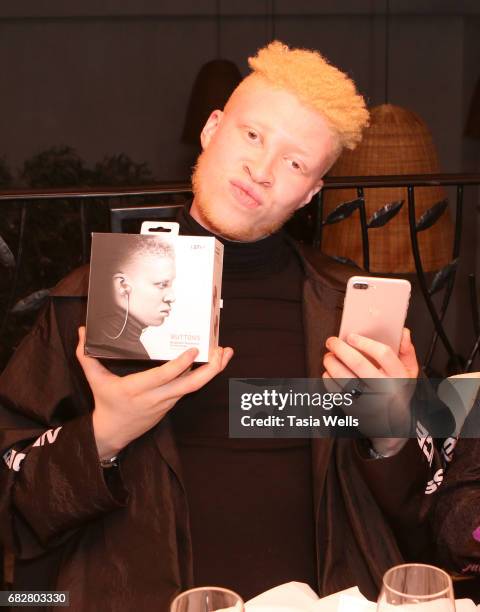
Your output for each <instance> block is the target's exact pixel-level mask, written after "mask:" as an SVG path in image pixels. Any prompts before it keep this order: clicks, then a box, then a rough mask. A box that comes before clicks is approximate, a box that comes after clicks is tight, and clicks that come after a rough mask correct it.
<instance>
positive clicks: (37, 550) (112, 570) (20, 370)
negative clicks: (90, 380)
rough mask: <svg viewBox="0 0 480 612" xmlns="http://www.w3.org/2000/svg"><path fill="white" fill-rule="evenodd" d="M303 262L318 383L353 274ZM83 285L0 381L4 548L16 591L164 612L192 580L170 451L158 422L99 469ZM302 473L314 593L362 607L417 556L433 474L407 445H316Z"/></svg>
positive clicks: (65, 298) (311, 363)
mask: <svg viewBox="0 0 480 612" xmlns="http://www.w3.org/2000/svg"><path fill="white" fill-rule="evenodd" d="M305 255H306V253H304V254H303V261H304V267H305V282H304V289H303V316H304V330H305V346H306V352H307V369H308V374H309V376H311V377H320V376H321V374H322V372H323V366H322V358H323V354H324V352H325V348H324V347H325V340H326V338H327V337H328V336H330V335H332V334H335V333H336V332H337V330H338V327H339V320H340V315H341V309H342V305H343V298H344V288H345V283H346V278H347V277H348V276H350V275H351V274H349V273H348V270H347V269H346V268H345V267H344V266H341V265H339V264H336V263H334V262H332V261H331V260H329V259H327V258H325V257H324V256H322V255H320V254H319V253H318V252H314V251H311V252H308V258H309V259H310V262H309V261H307V259H306V257H305ZM316 268H317V269H319V270H321V274H319V273H318V272H317V271H316ZM87 283H88V270H87V268H81V269H79V270H77V271H76V272H74V273H72V274H71V275H70V276H69V277H67V278H66V279H65V280H64V281H62V282H61V283H60V284H59V285H58V286H57V288H56V289H55V290H54V291H53V293H52V296H51V299H50V302H49V305H48V307H47V308H46V309H45V310H44V312H43V314H42V315H41V317H40V319H39V321H38V323H37V324H36V326H35V328H34V329H33V330H32V332H31V333H30V334H29V335H28V336H27V337H26V338H25V340H24V341H23V342H22V344H21V346H20V347H19V349H18V350H17V352H16V353H15V355H14V356H13V358H12V360H11V362H10V364H9V365H8V366H7V368H6V370H5V371H4V373H3V375H2V376H1V378H0V400H1V401H0V424H1V434H0V451H1V452H2V453H5V452H6V451H8V449H11V448H14V449H15V450H16V451H18V452H19V453H21V452H22V449H25V457H24V459H23V461H22V462H21V464H20V467H19V469H18V471H17V470H16V469H15V467H18V462H19V461H20V459H21V455H17V456H13V457H12V454H8V455H7V456H6V459H7V462H8V463H9V464H10V467H8V466H7V465H6V463H5V462H2V465H1V467H0V481H1V485H0V489H1V491H2V495H1V500H0V525H1V530H2V532H1V533H2V539H3V540H4V542H5V544H6V546H7V547H9V548H11V549H12V550H13V551H14V552H15V554H16V555H17V557H18V559H20V561H19V562H18V563H17V567H16V577H17V579H16V583H17V584H16V586H17V587H18V588H47V587H48V588H50V589H57V590H67V591H69V592H70V609H71V610H72V611H75V612H76V611H90V610H102V611H105V612H107V611H124V610H133V609H137V610H154V609H155V610H168V606H169V602H170V601H171V599H172V598H173V596H174V595H175V594H177V593H178V592H179V591H181V590H184V589H185V588H188V587H189V586H190V585H191V579H192V557H191V543H190V535H189V521H188V508H187V504H186V499H185V495H184V489H183V485H182V476H181V469H180V465H179V458H178V454H177V450H176V446H175V440H174V438H173V435H172V431H171V427H170V424H169V419H168V416H167V417H166V418H164V419H163V420H162V421H161V422H160V423H159V424H158V425H157V426H156V427H154V428H153V429H151V430H150V431H148V432H147V433H145V434H144V435H142V436H141V437H140V438H138V439H137V440H135V441H134V442H132V443H131V444H130V445H129V446H128V448H127V449H125V451H124V453H123V456H122V460H121V465H120V468H119V469H114V470H108V471H105V470H102V469H101V468H100V465H99V457H98V453H97V449H96V445H95V439H94V435H93V429H92V420H91V411H92V406H93V399H92V395H91V392H90V389H89V387H88V384H87V382H86V380H85V377H84V375H83V371H82V370H81V368H80V366H79V364H78V362H77V360H76V357H75V347H76V344H77V327H78V326H79V325H83V324H84V322H85V311H86V290H87ZM110 367H111V369H112V371H114V372H116V373H127V371H128V370H125V369H122V368H123V366H122V365H121V364H118V363H112V365H111V366H110ZM135 367H137V369H138V366H135ZM46 430H48V431H47V432H46V433H45V431H46ZM42 434H43V437H42V438H41V440H40V442H38V443H36V444H34V445H33V446H31V444H32V442H33V441H35V440H37V439H38V437H39V436H41V435H42ZM312 466H313V474H314V483H313V488H314V502H315V517H316V549H317V567H318V589H319V593H320V595H326V594H329V593H332V592H335V591H338V590H340V589H343V588H346V587H349V586H352V585H355V584H356V585H359V587H360V589H361V590H362V592H363V593H364V594H365V595H366V596H369V597H371V598H374V597H376V594H377V590H378V587H379V585H380V584H381V578H382V575H383V573H384V572H385V571H386V569H388V568H389V567H391V566H392V565H395V564H398V563H401V562H402V561H403V560H404V557H405V556H408V557H409V558H413V557H414V556H418V555H420V549H422V548H423V545H424V534H425V529H424V526H423V521H424V511H425V500H426V498H425V495H424V490H425V485H426V482H427V481H428V479H429V478H430V476H429V474H430V473H431V466H429V465H428V464H427V461H425V458H424V456H423V454H422V452H421V450H420V449H419V446H418V445H417V443H416V441H415V440H411V441H409V443H407V445H406V446H405V447H404V448H403V449H402V451H400V453H399V454H398V455H396V456H394V457H391V458H388V459H382V460H372V459H368V458H366V455H364V454H363V453H362V449H361V444H360V443H359V442H358V441H354V440H348V439H337V440H332V439H314V440H313V441H312ZM402 553H403V554H402Z"/></svg>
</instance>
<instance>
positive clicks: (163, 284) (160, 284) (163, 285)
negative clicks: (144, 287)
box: [155, 281, 169, 289]
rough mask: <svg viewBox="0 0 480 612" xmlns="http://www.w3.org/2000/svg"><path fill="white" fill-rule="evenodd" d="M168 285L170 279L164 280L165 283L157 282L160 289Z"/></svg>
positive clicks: (156, 284)
mask: <svg viewBox="0 0 480 612" xmlns="http://www.w3.org/2000/svg"><path fill="white" fill-rule="evenodd" d="M168 285H169V282H168V281H164V282H163V283H155V286H156V287H157V288H158V289H166V288H167V287H168Z"/></svg>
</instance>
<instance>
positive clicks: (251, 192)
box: [230, 180, 262, 208]
mask: <svg viewBox="0 0 480 612" xmlns="http://www.w3.org/2000/svg"><path fill="white" fill-rule="evenodd" d="M230 190H231V192H232V194H233V197H234V198H235V200H236V201H237V202H238V203H239V204H241V205H242V206H244V207H245V208H258V207H259V206H261V205H262V199H261V197H260V195H259V194H258V193H257V192H256V191H255V189H253V188H252V187H250V186H249V185H247V184H245V183H243V182H242V181H237V180H233V181H230Z"/></svg>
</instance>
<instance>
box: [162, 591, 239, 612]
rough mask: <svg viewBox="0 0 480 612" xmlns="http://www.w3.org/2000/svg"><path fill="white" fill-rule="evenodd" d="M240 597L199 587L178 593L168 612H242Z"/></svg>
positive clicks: (227, 592) (232, 593)
mask: <svg viewBox="0 0 480 612" xmlns="http://www.w3.org/2000/svg"><path fill="white" fill-rule="evenodd" d="M244 610H245V608H244V607H243V600H242V598H241V597H240V595H237V594H236V593H234V592H233V591H230V590H228V589H222V588H220V587H199V588H196V589H190V590H189V591H185V593H180V595H177V597H175V599H174V600H173V601H172V603H171V605H170V612H227V611H228V612H244Z"/></svg>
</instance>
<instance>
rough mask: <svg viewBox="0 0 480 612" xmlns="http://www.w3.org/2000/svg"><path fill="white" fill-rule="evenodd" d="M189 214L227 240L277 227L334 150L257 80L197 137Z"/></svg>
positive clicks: (312, 119) (327, 135) (297, 108)
mask: <svg viewBox="0 0 480 612" xmlns="http://www.w3.org/2000/svg"><path fill="white" fill-rule="evenodd" d="M201 140H202V147H203V153H202V154H201V155H200V157H199V159H198V164H197V167H196V169H195V172H194V175H193V189H194V194H195V197H194V201H193V204H192V209H191V214H192V216H193V217H194V218H195V219H196V220H197V221H199V223H201V224H202V225H203V226H204V227H206V228H207V229H209V230H211V231H213V232H214V233H216V234H219V235H221V236H224V237H225V238H229V239H230V240H241V241H253V240H258V239H260V238H263V237H264V236H267V235H269V234H271V233H272V232H274V231H276V230H277V229H279V228H280V227H281V226H282V225H283V224H284V223H285V222H286V221H287V220H288V219H289V218H290V217H291V216H292V214H293V213H294V212H295V211H296V210H297V209H298V208H301V207H302V206H303V205H305V204H307V203H308V202H309V201H310V199H311V198H312V196H313V195H314V194H315V193H316V192H317V191H319V189H320V188H321V186H322V184H323V182H322V180H321V177H322V176H323V174H324V172H325V171H326V169H327V167H328V165H329V162H330V161H331V158H332V154H334V151H335V149H336V146H337V141H336V138H335V136H334V135H333V134H332V132H331V130H330V128H329V127H328V125H327V123H326V122H325V120H324V119H323V118H322V117H321V116H320V115H319V114H318V113H316V112H314V111H313V110H310V109H309V108H308V107H306V106H304V105H303V104H302V103H301V102H300V101H299V100H298V99H297V98H296V97H295V96H294V95H293V94H291V93H289V92H288V91H286V90H281V89H274V88H273V87H271V86H270V85H268V84H267V83H266V82H265V81H264V80H263V79H255V80H253V82H250V83H248V85H247V86H246V87H245V86H244V87H241V88H240V90H238V91H237V92H236V93H235V94H234V95H233V96H232V98H231V100H230V101H229V103H228V104H227V107H226V108H225V112H223V113H222V112H221V111H214V112H213V113H212V114H211V116H210V118H209V119H208V121H207V123H206V125H205V128H204V130H203V132H202V136H201Z"/></svg>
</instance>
